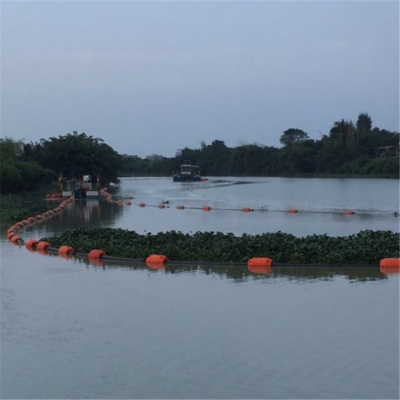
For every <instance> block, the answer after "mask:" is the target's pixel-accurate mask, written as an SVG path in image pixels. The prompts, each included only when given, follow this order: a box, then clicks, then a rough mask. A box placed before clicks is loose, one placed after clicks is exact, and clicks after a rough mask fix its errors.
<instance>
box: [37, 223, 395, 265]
mask: <svg viewBox="0 0 400 400" xmlns="http://www.w3.org/2000/svg"><path fill="white" fill-rule="evenodd" d="M41 240H43V241H48V242H50V243H51V245H52V247H53V248H58V247H60V246H63V245H69V246H71V247H73V248H74V250H75V251H76V252H81V253H88V252H89V251H91V250H92V249H101V250H104V251H105V253H106V254H107V256H113V257H123V258H131V259H142V260H144V259H146V258H147V257H148V256H149V255H151V254H163V255H165V256H166V257H168V259H169V260H176V261H198V262H219V263H242V262H247V261H248V260H249V259H250V258H252V257H269V258H272V259H273V261H274V262H276V263H292V264H379V261H380V260H381V259H383V258H398V257H399V256H400V251H399V240H400V235H399V233H394V232H391V231H371V230H366V231H362V232H359V233H357V234H355V235H349V236H343V237H331V236H328V235H309V236H305V237H296V236H294V235H291V234H288V233H282V232H276V233H264V234H259V235H247V234H244V235H242V236H235V235H234V234H233V233H227V234H224V233H219V232H197V233H194V234H185V233H182V232H176V231H170V232H163V233H157V234H150V233H149V234H146V235H141V234H138V233H136V232H134V231H129V230H124V229H112V228H92V229H83V228H81V229H74V230H69V231H67V232H64V233H63V234H62V235H58V236H53V237H45V238H42V239H41Z"/></svg>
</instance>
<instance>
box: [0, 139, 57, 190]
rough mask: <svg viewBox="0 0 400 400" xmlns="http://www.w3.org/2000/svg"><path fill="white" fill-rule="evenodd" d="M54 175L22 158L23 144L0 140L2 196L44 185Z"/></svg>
mask: <svg viewBox="0 0 400 400" xmlns="http://www.w3.org/2000/svg"><path fill="white" fill-rule="evenodd" d="M55 178H56V174H55V173H54V172H53V171H51V170H49V169H47V168H43V167H42V166H40V165H39V164H38V163H37V162H35V161H32V160H26V159H25V158H24V144H23V142H21V141H14V140H12V139H8V138H5V139H0V191H1V193H3V194H8V193H10V192H12V193H14V192H21V191H29V190H33V189H35V188H36V187H37V186H40V185H42V186H43V185H46V184H47V183H49V182H51V181H52V180H54V179H55Z"/></svg>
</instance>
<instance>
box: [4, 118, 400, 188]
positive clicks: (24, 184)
mask: <svg viewBox="0 0 400 400" xmlns="http://www.w3.org/2000/svg"><path fill="white" fill-rule="evenodd" d="M280 143H281V145H282V147H280V148H277V147H273V146H264V145H262V144H242V145H238V146H236V147H228V146H226V144H225V143H224V142H223V141H221V140H214V141H213V142H212V143H211V144H208V145H207V144H206V143H205V142H201V143H200V147H199V148H197V149H190V148H188V147H185V148H183V149H180V150H178V151H177V153H176V156H175V157H155V158H154V159H147V158H145V159H143V158H140V157H138V156H122V155H121V154H119V153H118V152H116V151H115V150H114V149H113V148H112V147H110V146H109V145H107V144H106V143H105V142H104V141H103V140H102V139H99V138H95V137H93V136H90V135H86V134H85V133H80V134H79V133H78V132H76V131H74V132H73V133H68V134H66V135H63V136H59V137H51V138H49V139H41V140H40V141H39V142H36V143H33V142H30V143H25V142H24V141H23V140H13V139H10V138H4V139H3V138H2V139H0V190H1V193H2V194H8V193H9V192H21V191H30V190H33V189H36V188H38V187H41V186H43V185H45V184H47V183H50V182H52V181H55V180H57V179H58V177H59V176H60V174H63V177H64V179H71V178H76V179H79V178H81V177H82V176H83V175H92V179H94V180H96V177H97V176H99V177H100V182H101V184H102V185H105V184H108V183H110V182H113V183H118V182H119V177H121V176H140V175H158V176H170V175H171V174H172V173H173V171H176V172H178V171H179V169H180V165H181V164H182V163H183V162H184V161H185V160H190V161H191V163H192V164H195V165H199V166H200V168H201V173H202V175H204V176H207V175H208V176H301V175H302V174H308V175H316V174H317V175H330V174H334V175H342V176H349V175H360V176H361V175H363V176H381V177H392V178H393V177H397V178H398V177H399V153H398V150H399V133H398V132H390V131H387V130H385V129H380V128H377V127H374V128H372V119H371V117H370V116H369V115H368V114H366V113H361V114H359V116H358V118H357V121H356V123H355V124H354V123H353V122H352V121H346V120H343V119H342V120H340V121H336V122H334V124H333V126H332V128H331V129H330V131H329V133H328V134H325V135H322V137H321V139H320V140H314V139H310V137H309V136H308V134H307V133H306V132H304V131H303V130H301V129H298V128H290V129H287V130H286V131H284V132H283V133H282V135H281V136H280Z"/></svg>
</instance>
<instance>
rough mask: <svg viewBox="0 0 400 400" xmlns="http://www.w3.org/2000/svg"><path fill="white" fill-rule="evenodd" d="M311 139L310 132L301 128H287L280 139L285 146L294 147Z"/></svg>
mask: <svg viewBox="0 0 400 400" xmlns="http://www.w3.org/2000/svg"><path fill="white" fill-rule="evenodd" d="M307 139H309V137H308V134H307V133H306V132H304V131H302V130H301V129H293V128H290V129H287V130H286V131H285V132H283V135H282V136H281V138H280V139H279V141H280V142H281V144H283V145H284V146H285V147H293V146H295V145H296V144H299V143H302V142H304V141H305V140H307Z"/></svg>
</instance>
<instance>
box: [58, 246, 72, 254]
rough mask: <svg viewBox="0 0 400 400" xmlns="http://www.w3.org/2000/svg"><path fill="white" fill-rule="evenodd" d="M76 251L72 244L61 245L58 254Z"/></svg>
mask: <svg viewBox="0 0 400 400" xmlns="http://www.w3.org/2000/svg"><path fill="white" fill-rule="evenodd" d="M70 253H75V250H74V249H73V248H72V247H71V246H61V247H60V248H59V249H58V254H64V255H65V254H70Z"/></svg>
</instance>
